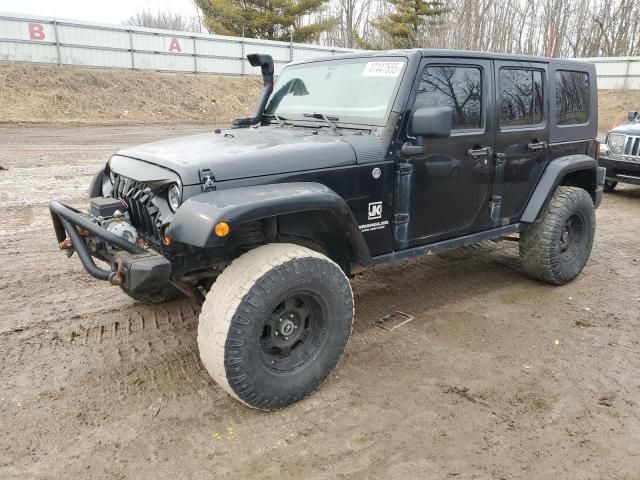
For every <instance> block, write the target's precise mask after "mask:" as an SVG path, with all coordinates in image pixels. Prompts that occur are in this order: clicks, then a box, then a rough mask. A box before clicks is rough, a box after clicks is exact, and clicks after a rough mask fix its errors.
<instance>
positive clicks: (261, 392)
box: [198, 243, 354, 410]
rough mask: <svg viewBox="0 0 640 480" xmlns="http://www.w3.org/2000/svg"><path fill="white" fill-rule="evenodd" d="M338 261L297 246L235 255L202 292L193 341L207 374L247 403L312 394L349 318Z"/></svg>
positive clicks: (342, 341)
mask: <svg viewBox="0 0 640 480" xmlns="http://www.w3.org/2000/svg"><path fill="white" fill-rule="evenodd" d="M353 314H354V308H353V294H352V292H351V285H350V284H349V281H348V279H347V277H346V276H345V275H344V273H343V272H342V270H341V269H340V267H339V266H338V265H336V264H335V263H334V262H333V261H331V260H330V259H329V258H327V257H326V256H324V255H322V254H321V253H318V252H315V251H313V250H310V249H308V248H305V247H302V246H299V245H294V244H285V243H281V244H269V245H264V246H261V247H258V248H256V249H254V250H251V251H249V252H247V253H245V254H244V255H242V256H240V257H239V258H238V259H236V260H234V261H233V263H232V264H231V265H229V266H228V267H227V268H226V269H225V270H224V271H223V272H222V274H221V275H220V276H219V277H218V278H217V280H216V282H215V283H214V285H213V287H212V288H211V290H210V291H209V294H208V295H207V299H206V300H205V303H204V305H203V306H202V311H201V313H200V319H199V325H198V347H199V349H200V357H201V359H202V363H203V364H204V366H205V367H206V369H207V371H208V372H209V374H210V375H211V376H212V377H213V379H214V380H215V381H216V383H218V385H220V386H221V387H222V388H223V389H224V390H226V391H227V393H229V394H230V395H231V396H233V397H235V398H236V399H238V400H240V401H241V402H242V403H244V404H245V405H248V406H250V407H253V408H257V409H261V410H274V409H277V408H281V407H284V406H286V405H289V404H291V403H294V402H297V401H298V400H301V399H303V398H304V397H306V396H308V395H309V394H311V393H312V392H313V391H314V390H315V389H316V388H318V386H319V385H320V384H321V383H322V382H323V381H324V380H325V379H326V378H327V376H328V375H329V374H330V373H331V371H332V370H333V369H334V368H335V366H336V365H337V363H338V361H339V360H340V358H341V356H342V353H343V352H344V349H345V347H346V344H347V340H348V338H349V335H350V333H351V326H352V323H353Z"/></svg>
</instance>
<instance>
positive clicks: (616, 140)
mask: <svg viewBox="0 0 640 480" xmlns="http://www.w3.org/2000/svg"><path fill="white" fill-rule="evenodd" d="M626 140H627V137H626V136H625V135H621V134H619V133H612V134H611V135H609V138H608V140H607V145H608V146H609V150H611V153H613V154H614V155H622V152H623V150H624V144H625V141H626Z"/></svg>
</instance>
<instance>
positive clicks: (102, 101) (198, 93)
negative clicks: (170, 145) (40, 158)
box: [0, 62, 262, 125]
mask: <svg viewBox="0 0 640 480" xmlns="http://www.w3.org/2000/svg"><path fill="white" fill-rule="evenodd" d="M261 84H262V80H261V79H260V78H259V77H257V76H252V77H239V76H223V75H220V76H215V75H179V74H169V73H158V72H154V71H150V70H137V71H130V70H124V69H111V70H102V69H95V68H93V69H92V68H77V67H58V66H47V65H33V64H20V63H11V62H0V124H1V123H59V124H81V125H87V124H91V125H101V124H116V125H123V124H124V125H127V124H142V123H144V124H149V123H179V122H189V123H194V122H204V123H216V122H217V123H227V124H228V123H230V122H231V120H232V119H233V118H236V117H242V116H246V115H248V114H249V113H250V112H251V109H252V108H253V105H254V104H255V101H256V98H257V97H258V91H259V89H260V85H261Z"/></svg>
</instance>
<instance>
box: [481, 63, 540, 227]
mask: <svg viewBox="0 0 640 480" xmlns="http://www.w3.org/2000/svg"><path fill="white" fill-rule="evenodd" d="M494 63H495V86H496V116H497V119H496V124H497V130H496V142H495V148H496V175H495V184H494V191H493V196H492V199H494V202H495V203H498V204H499V205H501V207H500V208H499V209H498V210H496V211H495V212H494V213H495V215H496V218H495V219H494V220H495V222H496V223H497V224H503V225H504V224H508V223H513V222H514V221H517V220H518V219H519V218H520V215H521V214H522V211H523V210H524V208H525V206H526V203H527V201H528V199H529V197H530V195H531V193H532V191H533V189H534V187H535V186H536V184H537V183H538V180H539V178H540V175H542V171H543V170H544V168H545V166H546V163H547V161H548V146H549V120H548V117H549V115H548V111H549V98H548V97H549V87H548V85H549V81H548V74H547V64H544V63H534V62H510V61H495V62H494Z"/></svg>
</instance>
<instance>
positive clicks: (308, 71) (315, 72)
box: [265, 57, 407, 125]
mask: <svg viewBox="0 0 640 480" xmlns="http://www.w3.org/2000/svg"><path fill="white" fill-rule="evenodd" d="M406 63H407V62H406V59H405V58H403V57H376V58H349V59H343V60H326V61H321V62H310V63H303V64H298V65H291V66H289V67H287V68H285V69H284V70H283V72H282V74H281V75H280V77H279V78H278V82H277V83H276V85H275V87H274V89H273V94H272V95H271V98H270V100H269V104H268V105H267V108H266V110H265V115H267V116H269V115H272V116H273V115H277V116H278V117H280V118H284V119H287V120H292V121H295V120H300V121H302V120H308V119H309V118H317V116H319V114H322V115H323V116H326V118H329V119H330V120H332V121H334V120H335V121H340V122H341V123H352V124H360V125H384V124H385V123H386V121H387V116H388V115H389V111H390V110H391V106H392V104H393V100H394V99H395V96H396V92H397V90H398V85H399V83H400V80H401V78H402V75H403V73H404V70H405V66H406ZM274 118H275V117H274Z"/></svg>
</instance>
